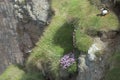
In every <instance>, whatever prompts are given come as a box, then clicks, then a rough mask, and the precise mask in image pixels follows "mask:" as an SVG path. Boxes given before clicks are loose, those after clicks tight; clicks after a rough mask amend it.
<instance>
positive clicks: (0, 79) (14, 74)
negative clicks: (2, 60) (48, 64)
mask: <svg viewBox="0 0 120 80" xmlns="http://www.w3.org/2000/svg"><path fill="white" fill-rule="evenodd" d="M0 80H44V79H43V77H42V76H41V74H40V73H38V72H32V73H30V72H29V73H26V72H25V71H24V70H23V69H21V68H19V67H18V66H16V65H11V66H9V67H8V68H7V70H6V71H5V72H4V73H3V74H2V75H1V76H0Z"/></svg>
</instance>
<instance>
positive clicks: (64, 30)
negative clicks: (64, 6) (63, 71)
mask: <svg viewBox="0 0 120 80" xmlns="http://www.w3.org/2000/svg"><path fill="white" fill-rule="evenodd" d="M78 21H79V19H78V18H72V19H69V20H67V21H66V22H64V24H63V25H62V26H61V27H60V28H59V29H58V30H57V31H56V34H55V36H54V37H53V44H55V45H57V46H60V47H61V48H63V49H64V52H63V54H62V55H64V54H68V53H69V52H71V51H74V50H75V47H74V36H75V34H74V30H75V28H76V27H77V26H78ZM75 55H76V54H75ZM76 74H77V73H74V74H72V73H68V76H66V77H63V76H62V75H60V77H61V79H62V80H67V79H69V80H74V79H75V75H76Z"/></svg>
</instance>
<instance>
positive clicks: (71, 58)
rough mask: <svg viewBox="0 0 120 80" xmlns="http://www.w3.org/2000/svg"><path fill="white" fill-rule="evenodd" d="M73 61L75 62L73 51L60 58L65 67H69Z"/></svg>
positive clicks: (62, 65)
mask: <svg viewBox="0 0 120 80" xmlns="http://www.w3.org/2000/svg"><path fill="white" fill-rule="evenodd" d="M73 63H75V58H74V54H73V53H69V54H66V55H64V56H63V57H62V58H61V60H60V65H61V67H62V68H63V69H66V68H68V67H69V66H71V65H72V64H73Z"/></svg>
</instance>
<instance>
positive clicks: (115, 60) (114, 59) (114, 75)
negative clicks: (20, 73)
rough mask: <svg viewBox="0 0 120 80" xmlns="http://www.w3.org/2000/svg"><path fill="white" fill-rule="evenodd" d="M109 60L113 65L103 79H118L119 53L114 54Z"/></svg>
mask: <svg viewBox="0 0 120 80" xmlns="http://www.w3.org/2000/svg"><path fill="white" fill-rule="evenodd" d="M111 60H112V61H111V62H112V63H113V64H112V66H113V67H112V69H111V70H109V71H108V72H107V75H106V77H105V80H120V53H116V54H114V56H113V57H112V59H111Z"/></svg>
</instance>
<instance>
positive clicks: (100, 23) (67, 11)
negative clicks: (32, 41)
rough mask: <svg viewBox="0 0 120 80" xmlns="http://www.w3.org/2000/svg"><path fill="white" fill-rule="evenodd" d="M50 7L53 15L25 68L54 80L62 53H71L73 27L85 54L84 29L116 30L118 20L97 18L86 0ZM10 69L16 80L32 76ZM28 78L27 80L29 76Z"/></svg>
mask: <svg viewBox="0 0 120 80" xmlns="http://www.w3.org/2000/svg"><path fill="white" fill-rule="evenodd" d="M52 8H53V9H54V10H55V16H53V18H52V21H51V23H50V25H49V26H48V27H47V28H46V29H45V31H44V33H43V36H42V37H41V38H40V40H39V42H38V43H37V44H36V47H35V48H34V49H33V52H32V53H31V55H30V57H29V58H28V60H27V62H26V69H27V70H28V71H34V69H35V68H38V69H39V70H41V71H45V72H46V73H47V74H50V76H52V77H54V80H59V77H60V74H59V72H60V66H59V60H60V58H61V57H62V56H63V55H64V54H66V53H69V52H71V51H72V50H73V43H72V32H73V30H74V28H76V31H75V36H76V46H77V48H78V49H79V50H80V51H84V52H87V50H88V48H89V47H90V45H91V44H92V42H93V39H92V37H91V36H90V35H88V34H87V33H86V30H88V29H93V30H94V29H95V30H98V31H99V30H114V29H117V28H118V20H117V17H116V16H115V15H114V14H113V13H112V12H110V14H108V15H107V16H105V17H98V16H96V15H97V14H99V13H100V11H99V10H98V9H97V8H96V7H95V6H94V5H91V4H90V2H89V1H88V0H59V1H58V0H52ZM13 68H15V70H16V71H17V72H18V74H17V76H18V79H16V80H20V78H21V77H24V75H25V76H29V75H31V76H34V75H32V73H31V74H28V73H27V74H25V72H24V71H22V70H20V69H18V68H16V67H13ZM46 69H47V70H46ZM75 70H76V65H73V66H71V67H70V68H69V70H68V72H70V73H71V72H73V73H74V72H76V71H75ZM16 71H14V72H15V73H14V72H12V70H9V69H8V70H6V72H5V73H4V74H3V75H2V76H1V77H4V76H6V75H9V74H10V76H12V74H11V73H13V74H16ZM41 73H42V72H41ZM41 73H38V74H41ZM33 74H34V73H33ZM21 75H22V76H21ZM35 76H36V75H35ZM27 78H28V80H30V79H29V78H31V77H30V76H29V77H27ZM40 79H41V78H40ZM3 80H4V79H3ZM6 80H7V79H6ZM13 80H14V79H13ZM23 80H24V79H23ZM31 80H32V79H31ZM33 80H37V79H33ZM41 80H42V79H41Z"/></svg>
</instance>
